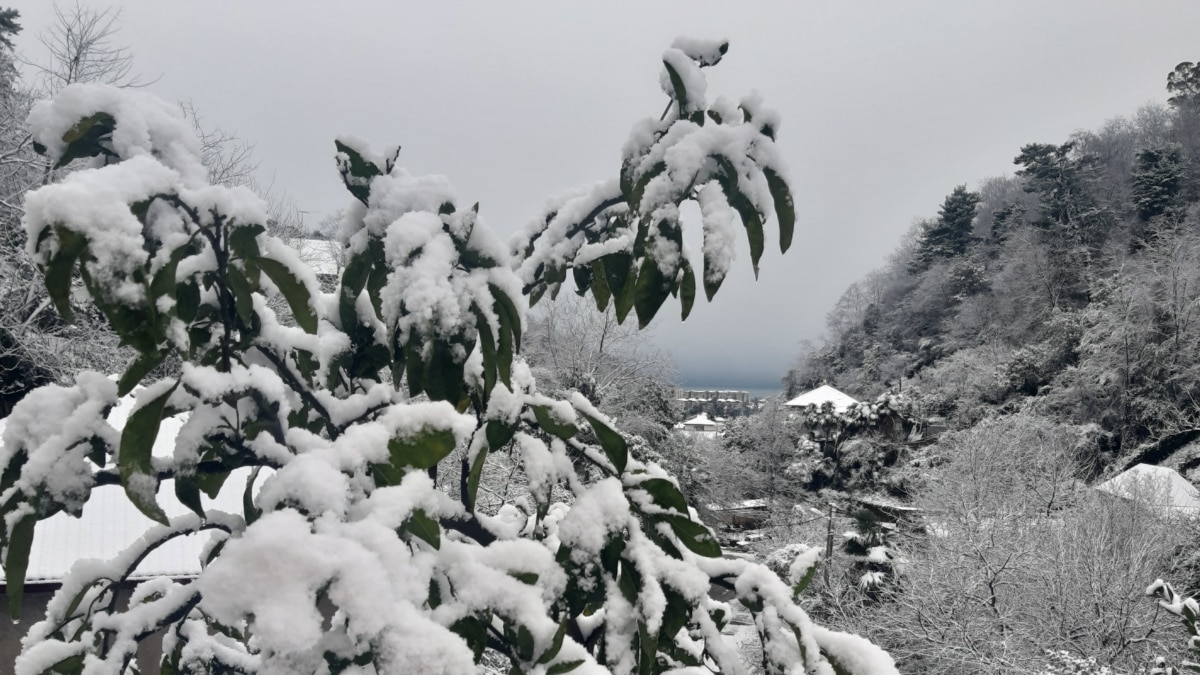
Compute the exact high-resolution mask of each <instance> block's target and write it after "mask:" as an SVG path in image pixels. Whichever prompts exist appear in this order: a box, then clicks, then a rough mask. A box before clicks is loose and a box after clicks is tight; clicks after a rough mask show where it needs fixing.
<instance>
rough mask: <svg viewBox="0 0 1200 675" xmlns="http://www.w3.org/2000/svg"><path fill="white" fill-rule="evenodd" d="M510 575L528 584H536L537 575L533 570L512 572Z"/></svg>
mask: <svg viewBox="0 0 1200 675" xmlns="http://www.w3.org/2000/svg"><path fill="white" fill-rule="evenodd" d="M512 577H513V578H514V579H516V580H517V581H519V582H521V583H523V584H527V585H529V586H536V585H537V581H538V575H537V574H536V573H535V572H513V573H512Z"/></svg>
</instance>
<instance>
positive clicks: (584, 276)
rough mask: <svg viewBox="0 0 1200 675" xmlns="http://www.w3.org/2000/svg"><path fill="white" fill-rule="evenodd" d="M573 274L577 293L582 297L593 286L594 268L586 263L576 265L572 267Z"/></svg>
mask: <svg viewBox="0 0 1200 675" xmlns="http://www.w3.org/2000/svg"><path fill="white" fill-rule="evenodd" d="M571 276H572V277H573V278H574V279H575V293H576V294H578V295H579V296H580V297H582V296H584V295H587V292H588V291H589V290H591V288H592V268H591V267H590V266H586V265H576V266H575V267H572V268H571Z"/></svg>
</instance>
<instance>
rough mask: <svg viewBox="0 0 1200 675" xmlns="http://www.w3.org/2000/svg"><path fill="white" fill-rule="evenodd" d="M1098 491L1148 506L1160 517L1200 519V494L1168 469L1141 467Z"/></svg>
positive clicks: (1102, 484)
mask: <svg viewBox="0 0 1200 675" xmlns="http://www.w3.org/2000/svg"><path fill="white" fill-rule="evenodd" d="M1096 489H1097V490H1100V491H1101V492H1106V493H1108V494H1111V495H1115V496H1117V497H1121V498H1123V499H1130V500H1133V501H1137V502H1142V503H1144V504H1148V505H1149V506H1151V507H1152V508H1154V509H1155V510H1157V511H1159V512H1160V513H1164V514H1172V515H1186V516H1197V515H1200V490H1197V489H1196V486H1194V485H1192V484H1191V483H1190V482H1188V480H1187V479H1186V478H1184V477H1183V476H1181V475H1179V472H1178V471H1175V470H1174V469H1170V468H1167V467H1165V466H1151V465H1149V464H1137V465H1135V466H1133V467H1131V468H1129V469H1127V470H1125V471H1124V472H1122V473H1120V474H1118V475H1117V476H1116V477H1114V478H1110V479H1109V480H1106V481H1104V482H1103V483H1101V484H1099V485H1097V486H1096Z"/></svg>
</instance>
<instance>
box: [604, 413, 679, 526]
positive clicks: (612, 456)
mask: <svg viewBox="0 0 1200 675" xmlns="http://www.w3.org/2000/svg"><path fill="white" fill-rule="evenodd" d="M580 414H581V415H583V417H584V419H586V420H587V421H588V424H589V425H591V427H592V431H594V432H595V433H596V439H597V440H599V441H600V447H601V449H603V450H604V454H605V455H606V456H607V457H608V459H609V461H610V462H612V463H613V466H614V467H616V469H617V475H621V474H623V473H625V465H626V464H628V463H629V443H628V442H626V441H625V437H624V436H622V435H621V433H620V432H619V431H617V430H616V429H613V428H612V427H610V426H608V425H607V424H605V423H603V422H601V421H600V420H599V419H597V418H595V417H592V416H591V415H589V414H587V413H585V412H582V411H580ZM684 512H685V513H686V512H687V509H686V507H685V508H684Z"/></svg>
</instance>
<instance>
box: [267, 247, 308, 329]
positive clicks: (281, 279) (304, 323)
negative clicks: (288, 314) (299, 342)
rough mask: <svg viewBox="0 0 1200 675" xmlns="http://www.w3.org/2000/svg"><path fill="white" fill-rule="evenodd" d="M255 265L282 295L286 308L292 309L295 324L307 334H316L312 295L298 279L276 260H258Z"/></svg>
mask: <svg viewBox="0 0 1200 675" xmlns="http://www.w3.org/2000/svg"><path fill="white" fill-rule="evenodd" d="M257 263H258V266H259V267H260V268H262V271H263V272H265V273H266V274H267V276H268V277H270V278H271V281H273V282H274V283H275V285H276V286H278V287H279V291H280V292H281V293H283V297H284V299H285V300H287V303H288V306H289V307H291V308H292V314H293V315H294V316H295V317H296V324H297V325H299V326H300V327H301V328H303V329H304V331H305V332H307V333H316V332H317V314H316V312H314V311H313V308H312V304H311V301H312V294H311V293H310V292H309V290H308V288H307V287H306V286H305V285H304V284H303V283H302V282H301V281H300V278H299V277H297V276H296V275H295V274H293V273H292V270H290V269H289V268H288V266H287V265H284V264H283V263H281V262H279V261H278V260H272V259H271V258H259V259H258V260H257Z"/></svg>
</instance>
